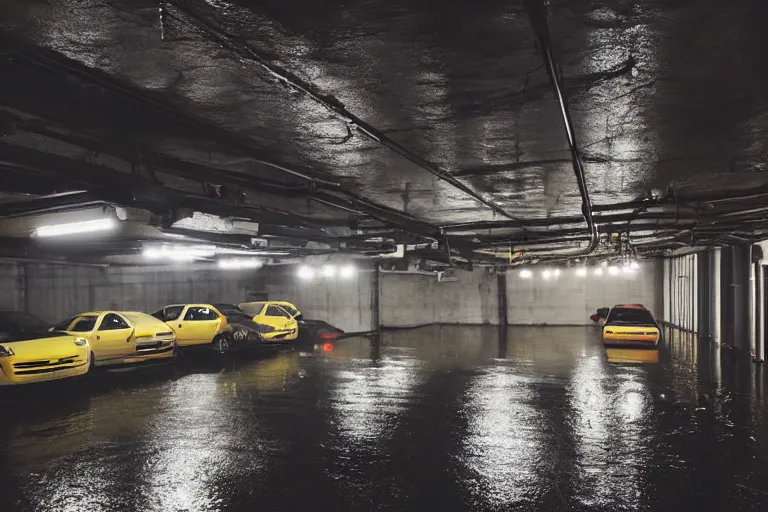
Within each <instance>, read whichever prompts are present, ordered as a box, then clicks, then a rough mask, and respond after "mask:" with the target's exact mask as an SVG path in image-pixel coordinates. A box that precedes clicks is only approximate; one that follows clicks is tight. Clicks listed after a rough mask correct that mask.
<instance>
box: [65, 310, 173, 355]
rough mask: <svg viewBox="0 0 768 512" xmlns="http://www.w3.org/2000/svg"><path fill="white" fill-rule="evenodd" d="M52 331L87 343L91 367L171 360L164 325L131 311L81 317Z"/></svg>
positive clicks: (170, 344) (168, 334)
mask: <svg viewBox="0 0 768 512" xmlns="http://www.w3.org/2000/svg"><path fill="white" fill-rule="evenodd" d="M53 329H54V330H56V331H61V332H65V333H67V334H70V335H73V336H81V337H83V338H85V339H87V340H88V343H89V345H90V346H91V350H92V352H93V365H94V366H107V365H116V364H133V363H142V362H145V361H150V360H161V359H171V358H173V352H174V345H175V342H176V336H175V335H174V333H173V331H172V330H171V329H169V328H168V326H167V325H166V324H164V323H163V322H161V321H159V320H158V319H156V318H154V317H152V316H150V315H147V314H146V313H139V312H135V311H94V312H91V313H81V314H79V315H77V316H74V317H72V318H70V319H68V320H65V321H64V322H61V323H60V324H58V325H56V326H55V327H54V328H53Z"/></svg>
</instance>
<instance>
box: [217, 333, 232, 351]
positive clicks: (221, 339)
mask: <svg viewBox="0 0 768 512" xmlns="http://www.w3.org/2000/svg"><path fill="white" fill-rule="evenodd" d="M213 349H214V350H215V351H216V352H218V353H219V354H226V353H228V352H229V351H230V350H232V343H231V342H230V341H229V338H228V337H227V336H218V337H217V338H216V339H215V340H213Z"/></svg>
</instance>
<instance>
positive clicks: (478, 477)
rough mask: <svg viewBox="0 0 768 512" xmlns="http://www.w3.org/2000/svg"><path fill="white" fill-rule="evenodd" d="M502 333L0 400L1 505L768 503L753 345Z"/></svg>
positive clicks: (197, 365) (186, 371)
mask: <svg viewBox="0 0 768 512" xmlns="http://www.w3.org/2000/svg"><path fill="white" fill-rule="evenodd" d="M498 332H499V330H498V329H497V328H495V327H488V328H474V327H461V328H458V327H443V328H428V329H419V330H412V331H402V332H385V333H384V334H383V337H382V339H381V342H380V344H379V349H378V354H377V357H376V358H372V357H371V356H372V353H371V344H370V343H369V341H368V340H366V339H351V340H344V341H340V342H336V343H333V344H332V346H329V347H326V346H324V345H322V344H321V345H318V346H316V347H312V346H306V347H301V348H299V349H297V350H294V351H287V352H282V353H275V354H272V355H259V356H257V357H253V358H250V359H248V358H243V359H237V360H230V361H223V362H222V361H212V360H202V361H190V362H188V363H186V364H185V365H182V368H177V370H176V371H175V373H171V374H168V375H166V376H163V377H154V378H144V377H142V378H139V377H138V376H129V375H126V376H124V377H121V378H119V379H117V380H115V379H113V378H109V379H103V380H100V379H97V380H95V381H88V382H87V383H84V384H83V385H82V386H81V385H75V386H69V387H68V386H65V385H63V384H62V385H59V386H55V387H50V386H49V387H47V388H44V389H46V390H47V391H45V392H38V393H26V392H25V393H23V394H20V395H19V396H18V399H13V400H12V399H9V398H7V395H0V405H2V407H3V408H2V410H3V413H4V416H3V421H2V422H0V510H3V511H5V510H8V511H13V510H19V509H20V510H36V511H37V510H43V511H47V510H50V511H54V510H55V511H60V510H65V511H69V510H72V511H75V510H78V511H79V510H94V511H101V510H104V511H107V510H146V511H161V510H163V511H165V510H171V511H175V510H190V511H191V510H222V511H228V510H253V509H254V508H256V507H257V506H260V504H275V503H279V504H281V506H283V508H287V509H291V510H294V509H295V510H299V509H309V508H313V507H314V508H317V507H318V506H319V507H320V508H325V509H339V510H358V509H359V510H370V509H388V510H404V509H425V508H429V507H430V506H434V508H435V509H439V510H454V509H473V510H489V509H491V510H492V509H497V510H506V509H520V510H657V509H666V508H681V509H685V508H686V506H688V505H691V504H694V505H696V504H699V505H706V504H708V503H712V504H714V505H713V507H714V508H723V507H725V506H727V507H729V510H762V509H766V506H768V498H766V496H768V486H766V485H765V484H764V483H763V482H766V481H768V429H766V428H765V427H766V417H767V416H766V407H765V406H766V404H765V400H766V397H765V380H764V379H765V376H764V375H763V372H762V369H760V368H758V367H756V366H755V365H753V364H752V363H751V362H750V361H749V360H748V358H747V360H746V361H745V362H744V361H743V359H742V358H741V357H740V356H739V355H738V354H737V353H736V352H734V351H731V350H728V349H721V348H720V347H715V346H713V345H711V344H708V341H707V340H701V339H696V338H694V337H692V336H690V335H684V334H681V333H677V332H670V333H667V336H666V337H665V341H664V342H663V343H662V344H661V346H660V347H659V350H658V351H652V350H646V351H642V353H641V352H640V351H631V353H629V354H628V353H626V352H619V353H615V352H606V351H605V349H604V347H603V345H602V343H601V341H600V338H599V329H592V328H554V327H530V328H519V327H509V328H508V329H507V336H506V337H505V338H504V339H501V340H500V339H498V337H497V335H498ZM619 350H621V349H619ZM606 355H607V357H606ZM639 357H640V358H642V359H643V362H646V361H647V360H648V359H649V358H657V359H658V362H657V363H653V364H637V362H638V358H639ZM611 359H614V360H619V361H620V362H611ZM627 361H631V362H630V363H627ZM744 363H746V364H744ZM112 377H113V376H112ZM40 389H43V388H40ZM3 396H5V398H3ZM319 504H322V505H319ZM265 506H268V505H265ZM268 508H269V506H268ZM702 508H706V506H704V507H702Z"/></svg>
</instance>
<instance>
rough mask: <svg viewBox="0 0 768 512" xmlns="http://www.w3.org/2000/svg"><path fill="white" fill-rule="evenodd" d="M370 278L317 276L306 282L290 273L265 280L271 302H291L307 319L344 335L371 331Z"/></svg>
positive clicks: (362, 275) (369, 274) (364, 275)
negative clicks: (337, 328)
mask: <svg viewBox="0 0 768 512" xmlns="http://www.w3.org/2000/svg"><path fill="white" fill-rule="evenodd" d="M265 271H266V272H269V270H268V269H266V270H265ZM372 276H373V273H372V272H358V274H357V275H356V276H354V277H352V278H349V279H342V278H339V277H334V278H323V277H319V276H318V277H315V278H314V279H312V280H307V281H305V280H301V279H299V278H298V277H297V276H296V275H295V272H292V271H289V272H283V273H281V274H280V275H279V276H272V277H271V278H269V276H268V277H267V280H266V285H265V286H266V290H267V292H268V293H269V299H270V300H287V301H291V302H293V303H294V304H296V307H298V308H299V309H300V310H301V313H302V314H303V315H304V316H305V317H307V318H316V319H319V320H325V321H327V322H330V323H331V324H333V325H335V326H336V327H339V328H340V329H344V330H345V331H347V332H364V331H370V330H371V329H373V310H372V307H373V287H372Z"/></svg>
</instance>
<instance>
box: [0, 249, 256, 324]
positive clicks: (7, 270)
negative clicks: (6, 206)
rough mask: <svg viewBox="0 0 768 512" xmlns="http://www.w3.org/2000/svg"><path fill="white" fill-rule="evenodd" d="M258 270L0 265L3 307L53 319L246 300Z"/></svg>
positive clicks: (0, 302)
mask: <svg viewBox="0 0 768 512" xmlns="http://www.w3.org/2000/svg"><path fill="white" fill-rule="evenodd" d="M254 276H255V273H254V272H253V271H249V272H222V271H219V270H216V269H210V270H203V269H199V268H196V269H195V268H190V269H188V270H177V271H170V270H168V269H167V268H158V267H109V268H100V267H87V266H77V265H45V264H32V263H26V264H8V265H0V286H2V291H3V293H2V294H0V309H12V310H19V311H28V312H29V313H32V314H34V315H36V316H39V317H40V318H42V319H44V320H48V321H51V322H53V321H57V320H61V319H63V318H65V317H67V316H71V315H74V314H76V313H81V312H84V311H93V310H103V309H118V310H137V311H150V312H151V311H154V310H156V309H158V308H160V307H161V306H164V305H166V304H173V303H180V302H182V303H183V302H234V303H237V302H242V301H244V300H246V299H247V298H248V292H249V290H250V289H251V288H252V286H253V282H254Z"/></svg>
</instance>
